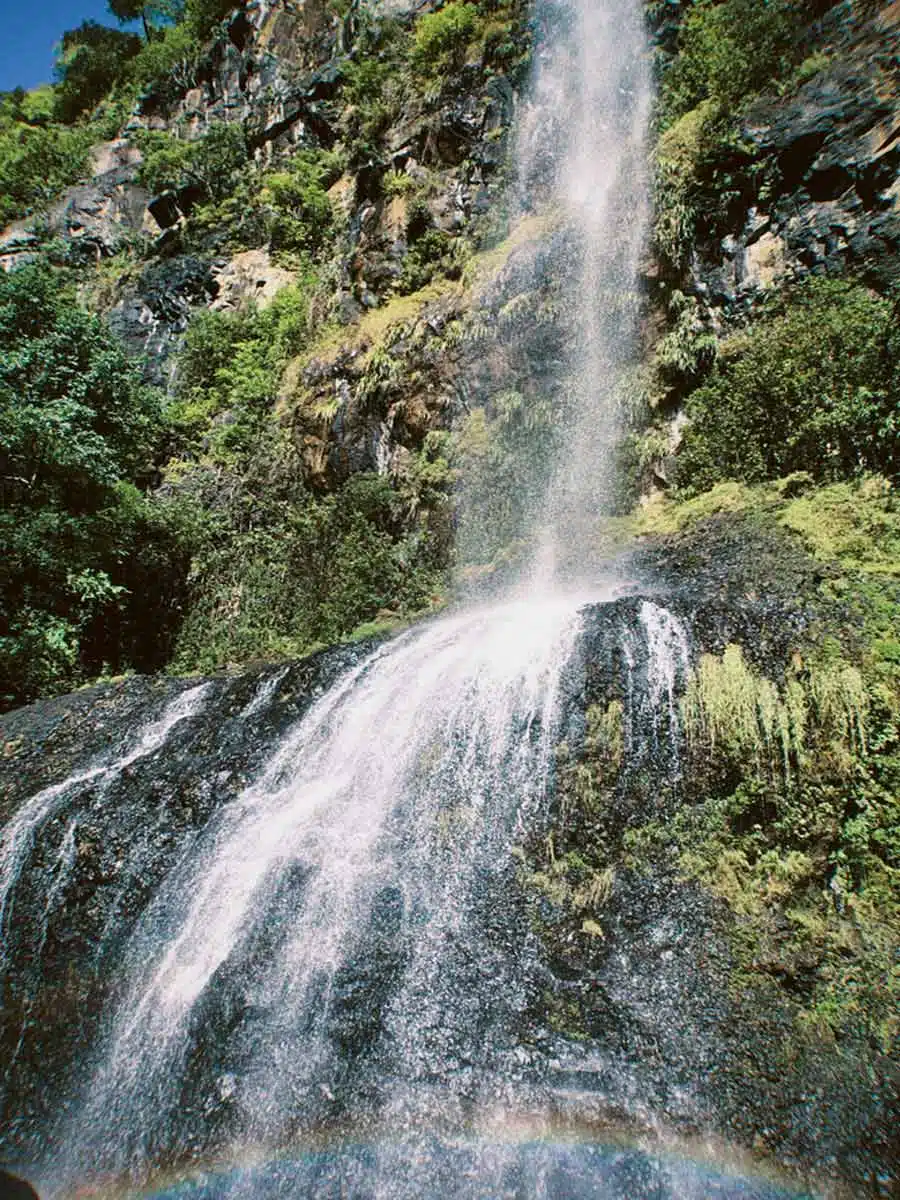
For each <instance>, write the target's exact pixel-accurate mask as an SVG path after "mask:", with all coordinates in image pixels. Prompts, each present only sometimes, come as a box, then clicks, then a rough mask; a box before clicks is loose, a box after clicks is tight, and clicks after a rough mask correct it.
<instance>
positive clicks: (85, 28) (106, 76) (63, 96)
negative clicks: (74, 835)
mask: <svg viewBox="0 0 900 1200" xmlns="http://www.w3.org/2000/svg"><path fill="white" fill-rule="evenodd" d="M140 49H141V39H140V38H139V37H137V36H136V35H135V34H133V33H123V32H122V30H119V29H110V28H109V27H108V26H106V25H100V24H99V23H98V22H97V21H82V23H81V24H80V25H79V26H78V28H77V29H70V30H68V31H67V32H66V33H64V34H63V37H62V42H61V44H60V53H59V57H58V59H57V63H56V69H55V73H56V78H57V80H58V85H57V88H56V103H55V112H56V116H57V118H58V119H59V120H60V121H63V122H71V121H75V120H76V119H77V118H78V117H80V116H81V115H82V113H85V112H89V111H90V110H91V109H93V108H95V107H96V105H97V104H99V103H100V101H101V100H103V99H104V98H105V97H106V96H107V95H108V94H109V93H110V92H111V91H112V89H113V87H114V86H115V85H116V84H117V83H118V82H120V80H122V79H124V78H125V76H126V73H127V68H128V63H129V61H130V60H131V59H133V58H134V57H135V56H136V55H137V54H138V53H139V52H140Z"/></svg>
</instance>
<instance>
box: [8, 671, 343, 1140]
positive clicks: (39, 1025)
mask: <svg viewBox="0 0 900 1200" xmlns="http://www.w3.org/2000/svg"><path fill="white" fill-rule="evenodd" d="M363 652H364V648H362V647H350V648H344V649H338V650H334V651H326V652H323V653H322V654H319V655H316V656H313V657H312V658H310V659H307V660H304V661H303V662H301V663H297V664H295V665H294V666H292V667H290V668H285V667H275V668H265V669H263V670H262V671H255V672H248V673H246V674H244V675H241V676H237V677H233V678H221V679H216V680H212V681H210V682H209V683H208V684H207V685H203V684H197V683H185V681H178V680H170V679H155V680H154V679H148V678H141V677H135V678H131V679H126V680H123V681H121V682H119V683H115V684H105V685H100V686H98V687H94V688H89V689H86V690H84V691H82V692H79V693H75V694H74V695H72V696H68V697H62V698H60V699H58V700H51V701H46V702H42V703H40V704H37V705H33V706H31V707H30V708H27V709H21V710H18V711H17V712H14V713H9V714H7V715H6V716H5V717H4V718H3V719H2V723H0V745H2V748H3V757H2V760H0V820H2V822H3V824H4V826H5V827H6V832H7V833H8V832H9V830H10V829H11V828H17V827H15V826H10V824H9V823H10V822H11V821H13V819H14V818H15V816H16V814H17V813H18V812H19V810H20V809H21V805H22V802H23V801H24V800H26V799H28V798H29V797H31V798H34V797H39V798H40V797H43V798H44V799H43V801H41V800H39V801H38V802H37V809H36V810H35V811H37V812H38V813H39V816H40V819H39V820H38V822H37V824H36V825H35V826H34V828H32V827H31V826H29V825H27V824H26V826H24V827H19V828H20V829H21V828H24V835H23V837H24V840H23V841H19V842H16V843H14V844H13V843H9V844H8V845H12V851H9V852H13V851H15V852H17V851H16V846H18V847H19V848H20V849H21V850H22V852H23V853H25V854H26V857H27V865H24V862H23V865H24V870H23V871H22V873H21V875H20V876H19V877H18V879H17V881H16V883H15V887H14V889H13V890H12V891H11V892H9V893H8V894H7V893H6V891H4V890H3V884H2V883H0V895H2V896H3V899H2V901H0V911H2V922H3V957H2V959H0V979H2V983H0V986H2V997H3V1003H2V1016H0V1045H2V1047H3V1050H2V1055H0V1057H2V1059H3V1062H4V1064H5V1066H4V1069H3V1079H2V1083H0V1097H2V1099H0V1114H2V1115H0V1125H2V1127H3V1129H4V1133H3V1135H2V1138H0V1144H2V1145H3V1146H4V1147H5V1146H10V1147H12V1146H16V1145H20V1144H21V1145H26V1144H27V1143H28V1142H29V1140H30V1139H31V1138H32V1137H33V1136H34V1135H35V1133H36V1131H37V1130H39V1129H41V1128H44V1129H46V1128H48V1127H49V1126H48V1124H47V1122H48V1120H49V1118H50V1116H51V1115H52V1113H53V1112H54V1111H56V1110H55V1106H56V1101H57V1099H58V1095H59V1094H60V1092H59V1089H63V1090H65V1088H66V1087H67V1086H68V1083H67V1080H68V1079H69V1072H70V1070H71V1067H72V1065H73V1064H78V1063H81V1064H82V1065H83V1064H85V1063H88V1062H90V1061H91V1053H92V1049H93V1045H94V1038H95V1036H96V1032H97V1022H98V1021H99V1019H100V1017H101V1014H102V1011H103V1009H104V1005H105V1003H106V1002H107V1001H108V1000H109V999H110V997H111V996H113V995H114V994H115V990H116V986H117V983H119V982H121V981H118V980H117V978H116V974H115V964H116V962H117V961H118V958H119V955H120V952H121V949H122V946H123V944H124V942H125V940H127V937H128V934H129V932H130V930H131V929H132V928H133V927H134V924H135V922H136V921H137V919H138V917H139V916H140V914H141V913H142V911H143V910H144V909H145V908H146V906H147V904H148V903H149V901H150V899H151V897H152V895H153V892H154V890H155V888H156V886H157V885H158V884H159V883H160V881H161V880H162V878H163V877H164V876H165V874H166V873H167V872H168V871H169V870H170V869H171V867H172V866H173V865H174V863H175V862H177V861H178V859H179V858H180V857H181V856H182V855H183V854H184V853H186V852H189V850H190V847H191V845H192V844H193V842H194V841H195V839H196V837H197V835H198V833H199V831H200V830H202V829H203V827H204V826H205V825H206V823H207V822H208V821H209V820H210V818H211V817H212V816H213V815H214V814H215V813H216V812H218V811H219V810H220V809H221V807H222V806H223V805H225V804H227V803H228V801H229V800H231V799H233V798H234V797H235V796H236V795H237V794H238V793H239V792H240V791H241V789H242V787H243V786H244V784H245V783H246V781H247V779H248V778H251V777H253V776H254V775H255V774H257V773H258V772H259V770H260V768H261V766H262V764H263V763H264V762H265V760H266V758H267V757H268V755H269V754H270V753H271V750H272V748H273V746H274V745H275V744H277V741H278V739H279V737H280V736H281V734H283V733H284V731H285V730H286V729H287V728H288V727H289V726H290V725H292V724H293V723H294V722H295V721H296V720H298V719H299V718H300V717H301V716H302V715H303V713H304V712H305V711H306V709H307V708H308V707H309V705H310V704H311V703H312V702H313V701H314V700H315V699H316V698H317V697H318V696H319V695H321V694H322V692H323V690H324V689H326V688H327V687H328V686H329V685H330V683H331V682H332V681H333V679H334V678H335V677H336V676H337V675H338V674H340V672H341V671H342V670H344V669H346V668H348V667H350V666H351V665H352V664H353V663H354V662H355V661H356V660H357V659H358V658H359V656H360V655H361V654H362V653H363ZM198 691H199V692H202V695H200V694H198ZM192 696H193V697H195V698H194V699H193V700H192V699H191V698H192ZM179 704H181V705H182V706H183V709H182V711H180V712H179V710H178V707H177V706H178V705H179ZM142 739H143V740H142ZM92 772H93V773H92ZM78 775H83V776H84V775H86V777H85V778H83V779H82V781H81V782H75V784H74V786H73V788H72V791H71V794H70V793H69V792H65V793H64V794H62V795H60V796H59V797H58V798H57V797H56V796H55V795H54V794H53V791H52V789H53V786H54V785H56V784H59V783H61V782H63V781H65V780H66V779H69V778H71V777H72V776H78ZM48 788H49V789H51V790H50V791H49V792H48V791H47V789H48ZM32 803H34V801H33V800H32ZM7 849H8V847H7ZM3 861H4V868H3V869H4V871H6V870H7V868H8V867H9V861H8V860H7V859H4V860H3ZM5 878H6V875H5V874H4V879H5ZM13 912H14V914H15V915H14V917H13Z"/></svg>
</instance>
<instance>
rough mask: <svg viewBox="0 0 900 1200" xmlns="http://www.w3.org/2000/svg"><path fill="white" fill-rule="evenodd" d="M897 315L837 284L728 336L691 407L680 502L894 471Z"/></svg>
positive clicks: (899, 355) (788, 302)
mask: <svg viewBox="0 0 900 1200" xmlns="http://www.w3.org/2000/svg"><path fill="white" fill-rule="evenodd" d="M897 318H898V311H897V305H896V304H892V303H891V302H890V301H889V300H885V299H883V298H880V297H878V296H875V295H873V294H872V293H871V292H869V291H868V290H867V289H866V288H864V287H861V286H859V285H858V284H854V283H851V282H848V281H844V280H812V281H810V282H809V283H808V284H806V285H805V286H802V287H799V288H796V289H794V290H793V291H792V292H789V293H787V295H786V296H785V297H784V298H779V299H777V300H775V301H774V302H773V303H772V304H771V305H770V307H769V311H768V313H767V314H766V315H765V316H764V317H763V318H761V319H760V320H758V321H757V322H755V323H754V324H753V325H751V326H750V327H749V328H748V329H747V330H746V331H744V332H742V333H739V334H736V335H734V337H733V338H731V339H729V341H727V342H726V343H725V344H724V346H723V347H722V349H721V351H720V356H719V360H718V363H717V365H716V367H715V369H714V371H713V373H712V375H711V376H710V378H709V379H708V381H707V382H706V383H705V384H704V385H703V386H702V387H699V388H697V389H696V391H694V392H693V393H692V394H691V396H690V397H689V398H688V402H687V406H686V411H687V415H688V417H689V418H690V424H689V426H688V428H687V430H686V433H685V438H684V443H683V445H682V449H681V451H680V455H679V472H678V478H679V481H680V483H681V485H682V486H683V487H684V488H685V490H690V491H703V490H704V489H705V488H707V487H710V486H711V485H712V484H714V483H717V482H718V481H720V480H722V479H743V480H745V481H747V482H748V483H757V482H760V481H762V480H765V479H775V478H778V477H779V476H783V475H787V474H790V473H791V472H794V471H807V472H809V473H810V474H812V475H813V476H815V477H816V478H817V479H840V478H845V477H848V476H853V475H856V474H859V473H860V472H864V471H879V472H882V473H884V474H887V475H896V473H897V471H898V470H900V337H898V335H897V333H896V329H897V326H898V319H897Z"/></svg>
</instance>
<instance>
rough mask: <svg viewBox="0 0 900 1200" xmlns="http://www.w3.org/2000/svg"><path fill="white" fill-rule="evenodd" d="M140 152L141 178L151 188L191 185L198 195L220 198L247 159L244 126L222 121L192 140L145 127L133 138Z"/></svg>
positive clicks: (228, 188) (155, 190) (233, 183)
mask: <svg viewBox="0 0 900 1200" xmlns="http://www.w3.org/2000/svg"><path fill="white" fill-rule="evenodd" d="M135 140H136V142H137V144H138V146H139V147H140V149H141V152H142V153H143V156H144V158H143V161H142V163H141V167H140V181H141V183H143V185H144V186H145V187H147V188H149V189H150V191H152V192H163V191H167V190H174V191H179V190H183V189H185V188H194V189H195V190H196V191H197V192H198V193H199V198H203V199H208V200H222V199H224V197H225V196H227V195H229V194H230V193H231V192H232V191H233V189H234V186H235V183H236V181H237V179H238V177H239V174H240V171H241V169H242V168H243V167H244V166H245V165H246V163H247V157H248V152H247V141H246V137H245V135H244V130H243V128H242V127H241V126H240V125H239V124H237V123H234V124H229V123H227V122H224V121H219V122H216V123H215V124H213V125H210V127H209V129H208V130H207V131H206V133H205V134H204V135H203V136H202V137H200V138H197V139H195V140H193V141H186V140H181V139H179V138H177V137H174V136H173V135H172V134H169V133H160V132H156V131H151V130H148V131H146V132H144V133H142V134H140V135H139V136H138V137H137V138H136V139H135Z"/></svg>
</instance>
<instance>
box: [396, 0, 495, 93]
mask: <svg viewBox="0 0 900 1200" xmlns="http://www.w3.org/2000/svg"><path fill="white" fill-rule="evenodd" d="M478 27H479V19H478V9H477V8H476V6H475V5H474V4H466V3H462V2H461V0H451V3H449V4H445V5H444V7H443V8H439V9H437V11H435V12H431V13H426V14H425V16H423V17H422V18H421V19H420V20H419V21H418V22H417V23H416V30H415V35H414V37H413V44H412V50H411V53H410V62H411V64H412V68H413V70H414V71H416V72H418V73H419V74H421V75H423V76H426V77H427V78H430V79H437V78H441V77H443V76H446V75H449V74H450V73H451V72H452V71H457V70H459V68H460V67H461V66H462V64H463V63H464V62H465V58H466V51H467V50H468V47H469V44H470V43H471V42H472V41H473V39H474V37H475V34H476V32H477V30H478Z"/></svg>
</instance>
